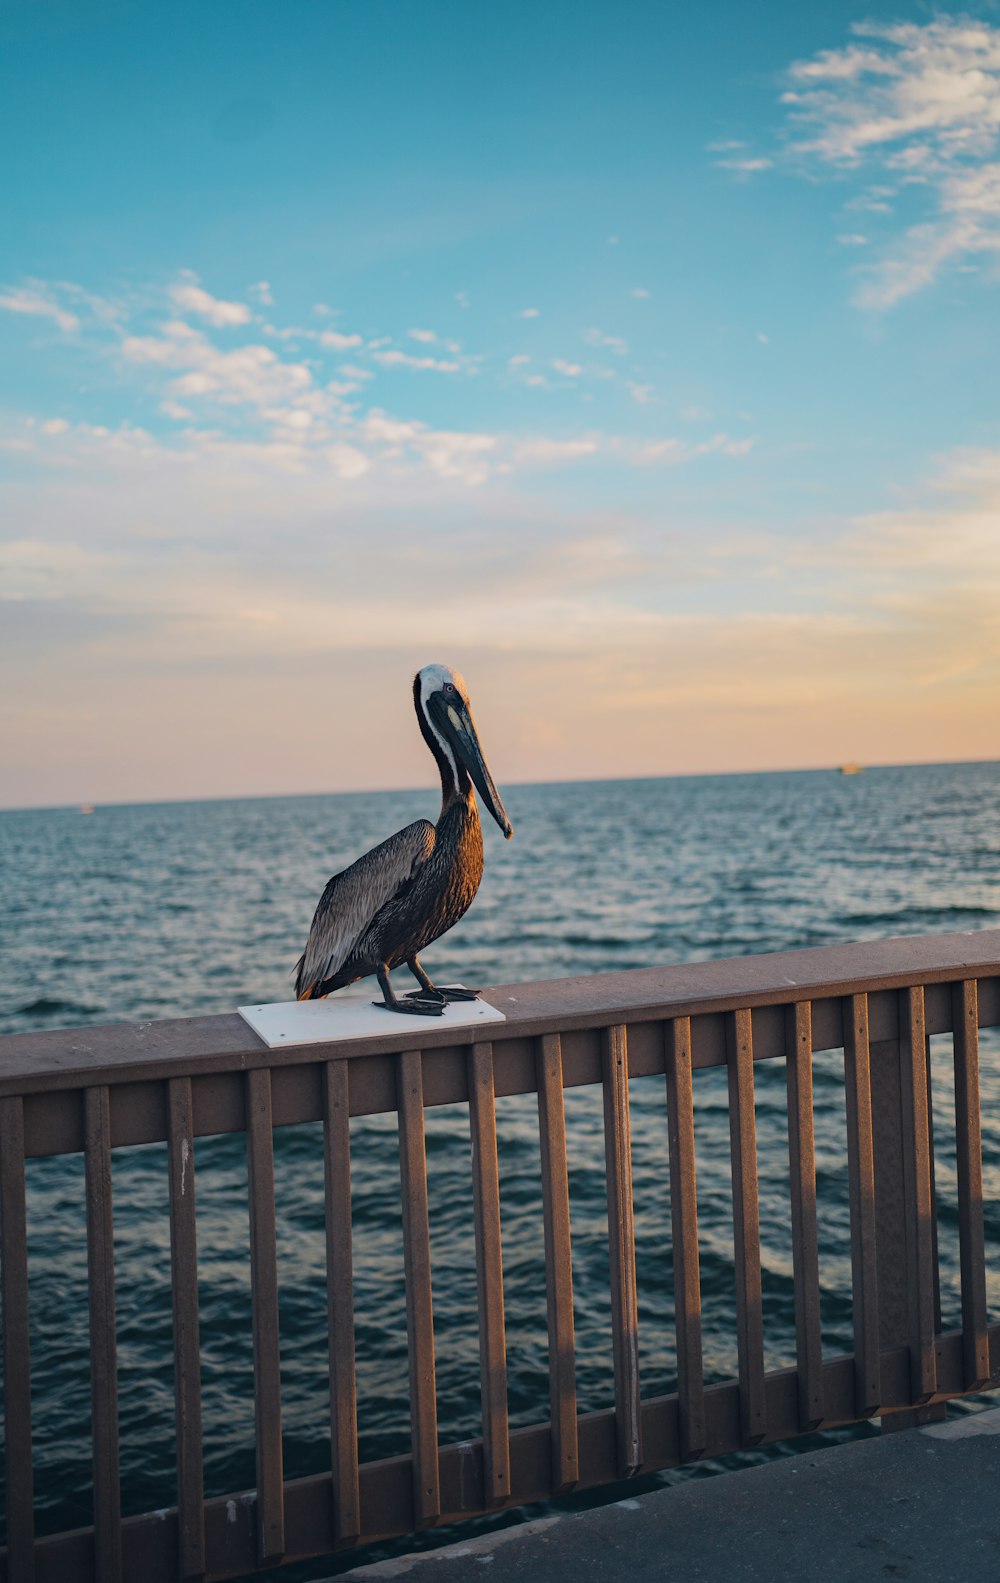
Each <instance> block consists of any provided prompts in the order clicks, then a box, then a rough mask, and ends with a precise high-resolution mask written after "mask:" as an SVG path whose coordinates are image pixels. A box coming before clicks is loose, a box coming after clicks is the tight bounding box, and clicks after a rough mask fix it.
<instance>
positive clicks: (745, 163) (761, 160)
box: [715, 154, 774, 176]
mask: <svg viewBox="0 0 1000 1583" xmlns="http://www.w3.org/2000/svg"><path fill="white" fill-rule="evenodd" d="M715 163H716V164H717V165H718V167H719V169H720V170H733V171H736V172H737V174H739V175H744V176H749V175H752V174H753V172H754V171H758V170H770V169H771V167H772V165H773V164H774V160H773V159H768V158H767V157H766V155H763V154H758V155H752V156H750V155H748V156H747V158H745V159H717V160H716V161H715Z"/></svg>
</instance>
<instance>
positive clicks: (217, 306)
mask: <svg viewBox="0 0 1000 1583" xmlns="http://www.w3.org/2000/svg"><path fill="white" fill-rule="evenodd" d="M170 298H171V301H172V302H173V303H174V304H175V305H176V306H177V307H178V308H180V310H181V311H182V313H195V314H197V315H198V317H199V318H200V319H207V320H208V323H209V324H214V325H215V326H216V328H217V329H222V328H226V327H228V326H232V325H238V324H249V322H250V309H249V308H248V307H247V305H246V303H245V302H223V301H222V300H221V298H219V297H213V296H210V294H209V293H208V292H207V291H204V290H203V289H202V287H201V286H199V285H198V284H197V282H196V281H195V280H194V278H193V277H192V278H191V279H190V280H184V281H181V282H179V283H178V284H177V285H175V286H171V288H170Z"/></svg>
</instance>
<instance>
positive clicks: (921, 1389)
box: [871, 987, 946, 1434]
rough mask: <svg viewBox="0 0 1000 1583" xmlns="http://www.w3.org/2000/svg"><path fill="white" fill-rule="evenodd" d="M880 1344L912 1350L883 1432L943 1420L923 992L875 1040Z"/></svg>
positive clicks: (908, 996)
mask: <svg viewBox="0 0 1000 1583" xmlns="http://www.w3.org/2000/svg"><path fill="white" fill-rule="evenodd" d="M871 1091H872V1132H873V1142H874V1165H875V1224H876V1247H877V1262H878V1328H879V1346H880V1349H881V1351H883V1352H885V1351H886V1350H887V1349H889V1348H893V1347H901V1346H905V1347H908V1348H909V1352H910V1401H911V1403H912V1405H911V1406H909V1407H904V1408H896V1409H891V1410H889V1411H883V1412H882V1413H881V1416H880V1422H881V1428H882V1433H883V1434H889V1433H892V1432H893V1431H895V1430H898V1429H913V1428H916V1427H917V1426H918V1425H919V1424H927V1423H936V1422H939V1421H940V1420H941V1419H942V1418H944V1416H945V1412H946V1404H945V1403H944V1402H933V1401H930V1400H929V1398H930V1397H932V1396H933V1394H934V1391H935V1389H936V1385H937V1371H936V1348H935V1327H934V1298H935V1270H934V1262H935V1261H934V1246H935V1239H934V1235H933V1226H932V1215H933V1207H932V1197H931V1167H930V1159H931V1146H932V1139H931V1125H930V1114H931V1112H930V1094H929V1085H928V1082H927V1061H926V1035H925V1032H924V1004H923V990H922V989H920V988H919V987H918V988H914V989H908V990H901V991H900V992H899V1033H898V1036H897V1037H896V1038H895V1039H881V1040H878V1041H877V1042H874V1043H873V1044H872V1045H871Z"/></svg>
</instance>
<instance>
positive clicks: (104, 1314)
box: [83, 1087, 122, 1583]
mask: <svg viewBox="0 0 1000 1583" xmlns="http://www.w3.org/2000/svg"><path fill="white" fill-rule="evenodd" d="M83 1111H84V1116H83V1132H84V1172H85V1181H86V1199H87V1288H88V1299H89V1309H90V1395H91V1423H92V1436H93V1453H94V1572H95V1575H96V1576H97V1577H99V1578H100V1579H101V1583H121V1579H122V1532H121V1486H120V1479H119V1465H118V1349H117V1343H116V1339H115V1242H114V1222H113V1219H112V1208H111V1107H110V1100H109V1096H108V1090H107V1088H106V1087H101V1088H88V1089H85V1090H84V1096H83Z"/></svg>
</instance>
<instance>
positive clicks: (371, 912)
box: [295, 819, 435, 1000]
mask: <svg viewBox="0 0 1000 1583" xmlns="http://www.w3.org/2000/svg"><path fill="white" fill-rule="evenodd" d="M434 837H435V831H434V826H433V825H432V824H431V822H430V820H429V819H418V820H417V821H416V823H415V824H408V825H407V826H406V828H405V830H398V831H397V832H396V834H395V835H391V836H390V837H389V839H388V841H383V842H382V843H381V844H380V845H379V846H376V847H372V850H371V851H370V852H366V853H365V855H364V857H359V858H358V860H357V862H356V863H352V864H351V866H350V868H345V869H344V871H343V872H342V873H341V874H334V876H333V878H332V879H331V880H330V881H329V882H328V884H327V887H326V889H325V890H324V892H323V894H322V896H321V897H320V899H319V906H318V907H317V908H316V913H315V916H314V918H313V921H312V928H311V929H310V930H309V938H308V940H307V941H306V948H305V951H304V952H303V953H302V956H301V957H300V958H299V961H298V963H297V965H296V974H295V993H296V995H297V996H298V998H299V999H300V1000H306V999H308V998H309V996H310V994H311V993H312V991H313V990H314V989H315V988H316V987H317V986H318V985H320V984H322V983H325V981H326V980H327V979H328V978H332V977H333V975H334V974H335V973H337V972H339V970H340V969H341V968H342V967H343V965H344V963H345V962H346V961H347V960H348V958H349V957H350V955H351V952H352V950H353V949H354V947H355V946H356V945H357V943H358V941H359V940H360V938H361V936H362V934H363V933H364V931H365V930H366V929H367V927H368V925H369V924H370V923H371V921H372V919H373V918H374V916H375V914H376V913H377V912H378V910H379V908H380V907H384V906H385V903H386V902H387V901H388V900H389V899H390V897H392V896H395V894H396V892H397V891H398V890H400V889H401V887H402V886H403V885H405V884H406V883H407V881H408V880H410V879H412V878H413V875H414V874H415V873H416V872H417V869H418V868H420V866H421V864H423V863H425V862H426V861H427V859H428V858H429V857H430V854H431V852H432V851H433V849H434Z"/></svg>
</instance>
